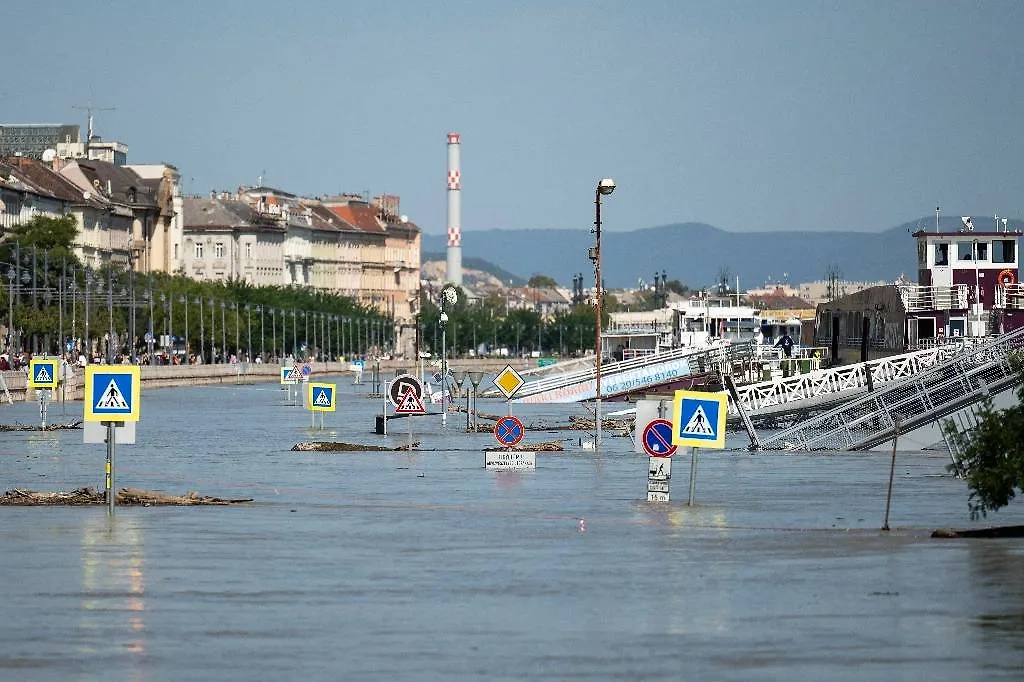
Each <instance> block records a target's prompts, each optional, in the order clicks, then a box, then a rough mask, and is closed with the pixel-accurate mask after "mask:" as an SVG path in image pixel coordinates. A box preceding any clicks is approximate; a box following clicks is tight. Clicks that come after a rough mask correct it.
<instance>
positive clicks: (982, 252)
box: [975, 242, 988, 260]
mask: <svg viewBox="0 0 1024 682" xmlns="http://www.w3.org/2000/svg"><path fill="white" fill-rule="evenodd" d="M975 249H977V252H978V260H988V242H978V243H977V244H976V245H975Z"/></svg>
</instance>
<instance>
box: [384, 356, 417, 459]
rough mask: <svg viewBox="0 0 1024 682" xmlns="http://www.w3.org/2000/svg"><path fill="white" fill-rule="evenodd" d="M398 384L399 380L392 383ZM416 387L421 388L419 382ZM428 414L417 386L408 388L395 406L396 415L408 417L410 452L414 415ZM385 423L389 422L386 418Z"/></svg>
mask: <svg viewBox="0 0 1024 682" xmlns="http://www.w3.org/2000/svg"><path fill="white" fill-rule="evenodd" d="M406 376H409V375H406ZM413 380H414V381H415V377H413ZM397 382H398V380H397V379H396V380H395V381H393V382H392V385H394V384H395V383H397ZM416 385H417V386H420V384H419V382H417V383H416ZM420 390H421V391H422V390H423V387H422V386H420ZM426 413H427V410H426V408H424V407H423V401H422V400H421V399H420V396H419V395H417V394H416V386H408V387H407V388H406V390H405V394H404V395H403V396H402V399H401V401H400V402H399V403H398V405H396V406H395V414H404V415H408V419H409V452H412V415H414V414H426ZM385 421H387V419H386V417H385Z"/></svg>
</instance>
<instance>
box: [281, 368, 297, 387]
mask: <svg viewBox="0 0 1024 682" xmlns="http://www.w3.org/2000/svg"><path fill="white" fill-rule="evenodd" d="M299 376H300V375H299V373H298V372H297V371H295V368H294V367H282V368H281V383H282V384H297V383H299Z"/></svg>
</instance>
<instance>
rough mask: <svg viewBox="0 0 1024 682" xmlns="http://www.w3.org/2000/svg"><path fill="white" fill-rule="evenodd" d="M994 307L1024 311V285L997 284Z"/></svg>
mask: <svg viewBox="0 0 1024 682" xmlns="http://www.w3.org/2000/svg"><path fill="white" fill-rule="evenodd" d="M992 307H994V308H1006V309H1009V310H1024V285H1021V284H1016V283H1014V284H997V285H996V296H995V301H994V302H993V304H992Z"/></svg>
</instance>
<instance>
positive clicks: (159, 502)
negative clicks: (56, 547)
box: [0, 488, 252, 507]
mask: <svg viewBox="0 0 1024 682" xmlns="http://www.w3.org/2000/svg"><path fill="white" fill-rule="evenodd" d="M240 502H252V498H245V499H226V498H222V497H208V496H205V495H200V494H199V493H197V492H195V491H190V492H188V493H186V494H184V495H168V494H166V493H161V492H157V491H155V490H141V489H139V488H121V489H120V490H119V491H118V492H117V503H118V504H119V505H126V506H142V507H158V506H177V507H187V506H197V505H226V504H238V503H240ZM90 504H106V496H105V495H104V494H103V493H102V492H101V491H98V490H95V489H93V488H78V489H77V490H72V491H70V492H49V493H47V492H36V491H34V490H25V489H24V488H14V489H13V490H8V491H7V492H6V493H4V494H3V495H0V506H4V505H8V506H24V507H29V506H54V505H71V506H82V505H90Z"/></svg>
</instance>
